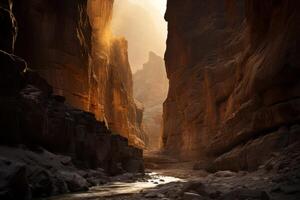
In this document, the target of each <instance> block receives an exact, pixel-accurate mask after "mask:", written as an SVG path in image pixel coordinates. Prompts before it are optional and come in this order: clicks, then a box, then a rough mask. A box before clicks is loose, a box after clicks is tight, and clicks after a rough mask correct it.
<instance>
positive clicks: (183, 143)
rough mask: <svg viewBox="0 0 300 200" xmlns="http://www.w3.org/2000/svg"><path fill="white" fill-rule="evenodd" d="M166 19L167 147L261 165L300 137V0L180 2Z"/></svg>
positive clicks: (240, 166)
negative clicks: (299, 57)
mask: <svg viewBox="0 0 300 200" xmlns="http://www.w3.org/2000/svg"><path fill="white" fill-rule="evenodd" d="M166 20H167V21H168V31H169V33H168V34H169V35H168V41H167V50H166V54H165V60H166V70H167V75H168V78H169V82H170V87H169V93H168V98H167V100H166V101H165V103H164V111H163V115H164V116H163V118H164V122H163V124H164V127H163V128H164V130H163V146H164V149H165V151H167V152H169V153H170V154H173V155H176V156H178V157H181V158H182V159H187V160H189V159H199V160H200V161H199V162H202V163H205V164H204V165H206V166H203V167H205V168H207V169H210V170H212V171H215V170H224V169H226V170H228V169H230V170H235V171H238V170H256V169H257V168H258V167H259V166H260V165H261V164H262V163H263V162H265V161H266V160H267V159H269V158H270V157H271V155H272V152H277V151H280V149H282V148H284V147H286V146H289V145H290V144H292V143H293V142H297V141H299V139H298V136H299V89H300V85H299V79H298V76H299V72H300V71H299V61H298V59H296V58H297V57H298V56H299V49H298V48H297V46H299V28H298V27H297V26H298V25H297V24H299V3H298V2H297V1H271V0H270V1H268V0H266V1H250V0H249V1H247V0H246V1H221V2H220V1H197V2H196V1H192V0H188V1H184V2H183V1H180V0H177V1H176V0H175V1H169V2H168V5H167V12H166ZM201 160H202V161H201Z"/></svg>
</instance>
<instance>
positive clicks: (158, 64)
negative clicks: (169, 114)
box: [133, 52, 168, 150]
mask: <svg viewBox="0 0 300 200" xmlns="http://www.w3.org/2000/svg"><path fill="white" fill-rule="evenodd" d="M133 82H134V87H133V92H134V97H135V99H136V100H138V101H139V102H141V103H142V104H143V106H144V115H143V125H144V127H145V131H146V134H147V136H148V144H147V148H148V149H149V150H157V149H159V148H160V145H161V132H162V104H163V102H164V101H165V99H166V97H167V92H168V79H167V75H166V70H165V65H164V60H163V58H161V57H160V56H158V55H156V54H155V53H153V52H150V53H149V58H148V61H147V63H145V64H144V65H143V68H142V69H141V70H138V71H137V72H136V73H134V75H133Z"/></svg>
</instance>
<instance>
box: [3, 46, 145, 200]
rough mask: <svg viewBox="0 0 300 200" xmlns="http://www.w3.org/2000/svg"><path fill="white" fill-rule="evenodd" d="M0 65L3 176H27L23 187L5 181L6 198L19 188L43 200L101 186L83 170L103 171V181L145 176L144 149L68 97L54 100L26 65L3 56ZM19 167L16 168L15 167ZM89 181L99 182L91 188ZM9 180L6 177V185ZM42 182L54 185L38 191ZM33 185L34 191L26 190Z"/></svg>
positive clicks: (40, 79) (43, 84)
mask: <svg viewBox="0 0 300 200" xmlns="http://www.w3.org/2000/svg"><path fill="white" fill-rule="evenodd" d="M0 61H1V81H0V89H1V98H0V99H1V105H0V109H1V112H0V120H1V122H2V124H3V127H2V128H3V130H4V131H2V132H1V135H0V146H1V153H0V157H1V159H2V160H1V162H3V164H2V165H1V169H0V171H1V170H2V171H3V170H4V171H3V175H5V176H6V175H7V176H9V177H10V178H11V177H12V176H19V175H20V176H21V177H20V178H22V176H24V177H25V178H24V181H25V182H24V184H23V182H22V183H18V182H19V179H16V180H14V179H13V180H12V181H11V182H10V181H9V182H7V183H6V182H5V183H3V182H2V183H1V187H0V191H1V192H0V193H1V194H0V196H1V195H2V196H1V198H2V197H3V198H8V199H14V198H13V197H11V198H9V196H11V195H13V193H14V192H18V191H17V190H18V189H20V190H21V189H22V192H24V193H26V195H27V194H28V195H29V194H32V193H33V194H34V193H38V194H35V197H40V196H44V195H45V196H48V195H54V194H60V193H65V192H69V191H72V192H75V191H79V190H83V189H87V188H88V187H89V186H91V185H96V184H97V177H95V176H93V174H91V175H88V174H87V175H86V176H87V177H85V176H84V175H83V174H85V173H92V171H90V170H89V171H86V170H85V171H81V172H80V171H78V168H81V169H92V170H96V171H95V173H96V174H97V173H99V171H97V170H98V169H100V168H101V169H104V171H103V173H102V174H103V176H104V172H106V174H109V175H117V174H120V173H124V172H126V171H127V172H133V173H134V172H143V168H144V167H143V159H142V150H140V149H137V148H135V147H133V146H129V145H128V139H127V138H125V137H122V136H119V135H112V133H111V131H110V130H109V129H108V128H107V127H106V125H105V123H104V122H99V121H97V120H96V118H95V115H94V114H93V113H88V112H85V111H82V110H79V109H75V108H74V107H72V106H70V105H68V104H65V98H64V97H63V96H59V95H55V94H54V93H53V88H52V87H51V86H50V85H49V84H48V83H47V82H46V81H45V80H44V79H42V78H41V77H40V76H39V75H38V74H37V72H34V71H32V70H29V69H28V68H27V67H26V63H25V61H24V60H22V59H20V58H19V57H16V56H15V55H12V54H8V53H6V52H4V51H0ZM5 146H9V147H5ZM42 148H43V149H47V150H48V151H50V152H52V153H56V154H61V155H64V156H58V155H54V154H52V153H50V152H49V153H48V152H47V151H45V150H43V149H42ZM45 154H47V155H45ZM48 154H49V156H50V157H51V158H50V157H49V156H48ZM32 159H36V161H33V160H32ZM15 162H16V166H14V165H13V164H12V163H15ZM56 163H59V164H56ZM10 168H13V169H14V170H15V169H16V171H10ZM5 170H9V171H8V172H5ZM20 170H21V171H20ZM39 170H40V171H39ZM27 172H28V173H27ZM79 172H80V173H79ZM1 173H2V172H1ZM1 173H0V174H1ZM9 173H12V175H11V176H10V175H9ZM19 173H21V174H19ZM33 173H37V174H33ZM82 173H83V174H82ZM33 175H34V178H32V179H30V177H31V176H33ZM87 178H89V179H92V178H94V179H96V180H95V181H94V182H93V181H92V180H90V183H89V182H88V181H87ZM27 179H29V180H27ZM40 179H42V180H40ZM100 179H101V178H100ZM4 180H6V179H5V177H2V176H1V181H4ZM39 180H40V181H41V184H42V183H43V184H46V183H45V181H46V182H48V184H49V185H46V186H44V185H42V186H39V182H38V181H39ZM21 181H23V179H22V180H21ZM11 184H20V187H18V186H16V188H15V189H16V191H14V188H13V186H11ZM30 184H31V185H33V188H30V189H28V188H27V189H26V188H22V187H25V186H26V185H27V186H28V187H29V185H30ZM35 184H37V186H36V188H35ZM64 184H66V185H67V186H64ZM63 186H64V187H63ZM39 187H41V188H39ZM44 187H45V188H44ZM35 190H36V191H35ZM44 190H45V191H44ZM11 193H12V194H11ZM22 194H23V193H22ZM7 195H8V196H7ZM23 197H24V198H25V196H23Z"/></svg>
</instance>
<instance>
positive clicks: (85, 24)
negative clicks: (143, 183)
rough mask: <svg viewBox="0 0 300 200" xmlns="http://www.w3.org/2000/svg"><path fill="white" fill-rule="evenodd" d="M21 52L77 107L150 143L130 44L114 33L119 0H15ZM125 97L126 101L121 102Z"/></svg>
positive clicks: (140, 144)
mask: <svg viewBox="0 0 300 200" xmlns="http://www.w3.org/2000/svg"><path fill="white" fill-rule="evenodd" d="M11 2H12V3H13V7H12V8H13V10H12V11H13V13H14V15H15V17H16V20H17V22H18V37H17V41H16V45H15V54H16V55H18V56H20V57H22V58H24V59H25V60H26V61H27V63H28V65H29V66H30V67H31V68H32V69H34V70H36V71H37V72H38V73H39V74H40V75H41V76H42V77H43V78H45V79H46V80H47V81H48V82H49V84H50V85H52V86H53V88H54V93H55V94H57V95H61V96H65V98H66V101H67V102H68V103H69V104H71V105H72V106H74V107H76V108H78V109H82V110H85V111H88V112H93V113H94V114H95V116H96V118H97V119H98V120H101V121H105V122H106V124H107V125H109V128H110V129H111V130H112V131H113V132H117V133H119V134H121V135H122V136H125V137H127V138H128V139H129V141H130V143H131V144H133V145H135V146H138V147H143V146H144V142H143V139H144V133H143V130H142V128H141V124H138V123H137V112H139V110H138V109H137V108H136V105H135V104H134V101H133V100H132V99H133V97H132V96H133V95H132V77H131V71H130V66H129V64H128V55H127V44H126V41H124V40H122V39H114V38H113V37H112V35H111V32H110V21H111V15H112V9H113V0H108V1H107V0H105V1H104V0H89V1H88V0H76V1H59V0H55V1H49V0H45V1H37V0H30V1H26V2H25V1H20V0H14V1H11ZM120 101H121V102H120Z"/></svg>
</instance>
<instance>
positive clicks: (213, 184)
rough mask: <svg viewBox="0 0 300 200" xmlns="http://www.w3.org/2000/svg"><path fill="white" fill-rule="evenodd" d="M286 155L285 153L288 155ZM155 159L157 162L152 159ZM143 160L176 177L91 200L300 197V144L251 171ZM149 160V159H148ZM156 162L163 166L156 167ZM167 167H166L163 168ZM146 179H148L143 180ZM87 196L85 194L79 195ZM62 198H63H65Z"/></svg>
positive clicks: (267, 199) (277, 199)
mask: <svg viewBox="0 0 300 200" xmlns="http://www.w3.org/2000/svg"><path fill="white" fill-rule="evenodd" d="M287 155H288V156H287ZM155 159H157V162H156V163H153V162H155V161H154V160H155ZM145 160H146V164H148V166H149V164H151V166H154V164H155V166H156V169H152V170H154V171H156V172H158V173H159V174H164V175H169V176H170V175H173V176H175V177H176V176H177V177H180V178H181V179H180V180H179V181H175V182H170V183H166V184H161V183H157V184H158V186H156V187H153V188H148V189H144V190H140V192H135V193H134V194H116V195H112V196H105V197H94V198H88V199H93V200H96V199H97V200H102V199H111V200H141V199H144V200H146V199H153V200H158V199H161V200H173V199H178V200H211V199H217V200H298V199H300V168H299V166H300V165H299V162H300V155H299V144H297V145H296V146H291V147H289V148H287V149H285V151H284V152H282V153H281V154H279V153H278V154H274V155H273V158H272V159H270V160H268V161H267V162H266V163H265V164H264V165H262V166H260V168H259V170H257V171H254V172H246V171H239V172H232V171H218V172H215V173H208V172H205V171H203V170H194V169H193V165H192V164H193V163H191V162H188V163H178V162H177V163H176V162H174V161H175V160H174V159H169V158H167V157H160V156H154V157H153V156H152V157H151V158H150V159H149V158H147V157H146V158H145ZM147 160H148V161H149V160H151V162H152V163H149V162H148V163H147ZM158 163H160V166H161V167H162V168H158V165H157V164H158ZM165 167H168V168H165ZM144 181H145V182H147V181H149V180H146V179H145V180H144ZM79 199H87V198H79ZM64 200H65V199H64Z"/></svg>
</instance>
